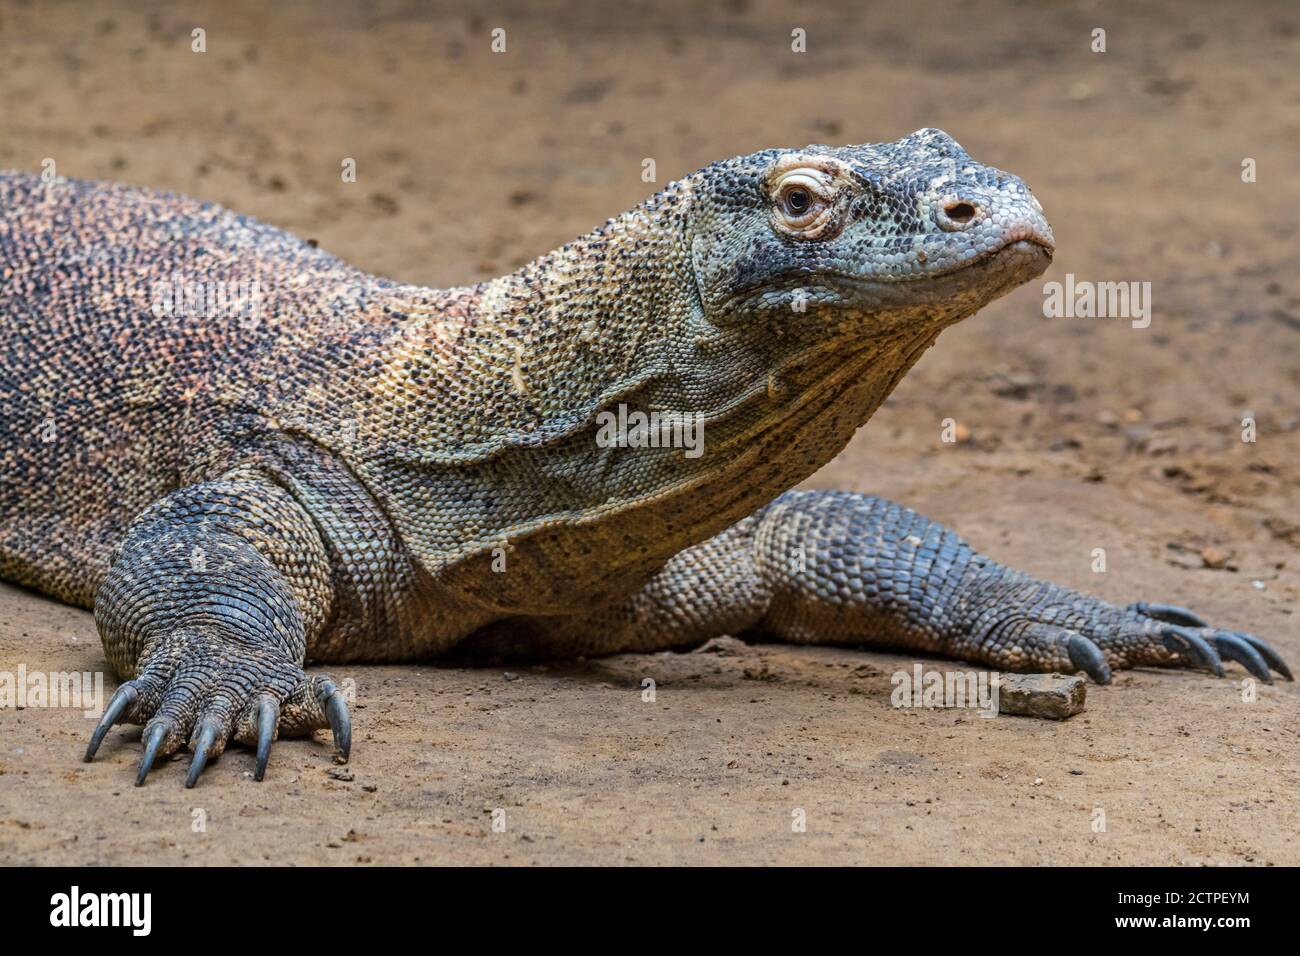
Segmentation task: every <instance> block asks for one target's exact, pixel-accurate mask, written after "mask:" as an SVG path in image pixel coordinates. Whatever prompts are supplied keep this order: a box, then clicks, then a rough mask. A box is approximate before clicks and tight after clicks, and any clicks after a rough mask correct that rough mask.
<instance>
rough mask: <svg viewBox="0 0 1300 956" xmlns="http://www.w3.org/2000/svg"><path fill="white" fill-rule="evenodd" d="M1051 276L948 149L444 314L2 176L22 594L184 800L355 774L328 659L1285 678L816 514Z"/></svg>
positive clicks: (281, 251) (642, 244) (867, 524)
mask: <svg viewBox="0 0 1300 956" xmlns="http://www.w3.org/2000/svg"><path fill="white" fill-rule="evenodd" d="M1052 252H1053V239H1052V233H1051V231H1050V229H1049V227H1048V224H1047V221H1046V219H1045V218H1044V216H1043V212H1042V209H1041V207H1040V205H1039V204H1038V202H1037V200H1036V199H1034V197H1033V196H1032V195H1031V194H1030V192H1029V190H1028V189H1027V188H1026V187H1025V185H1024V183H1022V182H1021V181H1020V180H1019V179H1018V178H1016V177H1015V176H1012V175H1010V174H1008V173H1005V172H1002V171H1000V170H997V169H993V168H991V167H988V166H982V165H980V164H979V163H976V162H975V161H974V160H972V159H971V158H970V157H969V156H968V155H967V154H966V153H965V152H964V151H963V150H962V148H961V147H960V146H959V145H958V144H957V143H956V142H955V141H954V140H953V139H951V138H950V137H949V136H948V135H946V134H945V133H943V132H941V131H939V130H933V129H926V130H919V131H918V132H916V133H913V134H912V135H910V136H907V137H906V138H904V139H901V140H898V141H897V142H894V143H888V144H880V145H865V146H847V147H842V148H832V147H827V146H810V147H807V148H806V149H771V150H765V151H763V152H759V153H755V154H753V155H750V156H742V157H739V158H736V159H731V160H727V161H725V162H719V163H715V164H714V165H712V166H709V167H707V168H705V169H702V170H700V171H698V172H695V173H693V174H691V175H689V176H687V177H685V178H684V179H682V180H680V181H678V182H675V183H673V184H671V185H669V186H668V187H666V188H665V189H664V190H663V191H662V192H660V193H659V194H657V195H656V196H654V197H652V198H651V199H649V200H647V201H646V202H645V203H643V204H642V205H640V206H638V207H636V208H635V209H633V210H631V211H630V212H627V213H625V214H624V215H622V216H619V217H618V218H616V219H611V220H609V221H607V222H606V223H605V224H604V225H603V226H601V227H599V228H597V229H596V230H595V231H593V232H591V233H589V234H587V235H586V236H584V237H582V238H581V239H578V240H575V241H574V242H571V243H569V244H568V245H565V246H563V247H562V248H560V249H558V250H556V251H555V252H552V253H550V254H549V255H546V256H543V257H542V258H540V259H537V260H536V261H534V262H532V263H530V264H528V265H526V266H524V267H523V268H521V269H519V270H518V271H517V272H514V273H512V274H510V275H507V276H504V277H502V278H499V279H494V280H492V281H490V282H484V283H480V284H478V285H474V286H467V287H462V288H455V289H448V290H433V289H425V288H419V287H415V286H409V285H402V284H399V283H397V282H393V281H389V280H386V279H382V278H377V277H374V276H370V275H367V274H365V273H363V272H360V271H359V270H357V269H354V268H352V267H350V266H348V265H346V264H344V263H343V262H340V261H339V260H338V259H336V258H335V257H333V256H331V255H329V254H327V253H326V252H324V251H322V250H320V249H318V248H316V247H315V244H314V243H310V242H304V241H302V240H299V239H296V238H294V237H293V236H291V235H289V234H287V233H285V232H282V231H281V230H279V229H275V228H273V227H271V226H267V225H264V224H262V223H259V222H256V221H255V220H252V219H248V218H245V217H242V216H237V215H234V214H232V213H231V212H229V211H227V210H225V209H223V208H221V207H219V206H216V205H212V204H209V203H202V202H196V201H194V200H191V199H187V198H184V197H180V196H174V195H167V194H160V193H156V192H150V191H146V190H142V189H136V188H130V187H126V186H120V185H111V184H103V183H90V182H80V181H75V180H68V179H54V180H51V181H49V182H46V181H42V179H41V178H38V177H36V176H32V175H24V174H21V173H4V174H0V315H2V316H3V334H2V337H0V343H2V351H0V398H2V399H3V404H0V422H2V423H3V429H2V431H3V435H2V437H0V473H2V474H3V486H2V487H0V576H3V577H5V578H7V579H9V580H12V581H15V582H18V583H20V584H23V585H26V586H29V587H33V588H36V589H38V590H40V591H43V592H45V593H47V594H49V595H52V596H53V597H56V598H58V599H60V600H63V601H66V602H68V603H71V604H76V605H79V606H82V607H88V608H90V607H93V609H94V614H95V621H96V624H97V625H98V628H99V632H100V635H101V637H102V640H103V645H104V653H105V656H106V657H107V660H108V664H109V666H110V667H111V668H112V670H113V671H114V673H116V674H117V675H119V676H120V677H121V678H123V679H124V680H125V683H122V684H121V685H120V686H119V687H118V689H117V691H116V693H115V694H114V695H113V697H112V699H111V700H110V701H109V704H108V706H107V707H106V708H105V712H104V714H103V716H102V719H101V721H100V722H99V724H98V726H97V727H96V728H95V730H94V732H93V734H92V739H91V741H90V746H89V748H88V750H87V751H86V755H85V757H86V759H87V760H90V759H91V758H92V757H93V756H94V754H95V751H96V749H97V748H98V747H99V745H100V743H101V741H102V740H103V739H104V736H105V734H106V733H107V731H108V729H109V728H110V727H111V726H112V725H113V724H115V723H118V722H128V723H136V724H144V731H143V736H142V744H143V756H142V758H141V761H140V765H139V771H138V777H137V780H136V783H137V784H141V783H143V782H144V780H145V778H146V776H147V774H148V773H149V770H150V768H151V767H153V766H154V764H155V762H156V760H157V758H158V757H159V756H160V755H166V754H169V753H171V752H173V751H176V750H178V749H179V748H181V747H182V746H183V745H186V744H188V746H189V748H190V749H191V750H192V751H193V754H194V756H193V759H192V761H191V763H190V769H189V773H188V776H187V779H186V785H187V786H192V785H193V784H194V783H195V781H196V780H197V779H198V777H199V774H200V773H201V772H202V770H203V767H204V765H205V763H206V762H207V761H208V760H209V759H211V758H214V757H216V756H217V755H218V754H220V753H221V751H222V750H223V749H224V748H225V746H226V745H227V743H228V741H229V740H230V739H234V740H236V741H239V742H242V743H246V744H251V745H255V746H256V748H257V750H256V772H255V776H256V777H257V779H259V780H260V779H262V777H263V775H264V773H265V770H266V765H267V759H268V755H269V753H270V748H271V743H272V741H273V740H274V739H275V738H276V737H277V735H302V734H308V733H311V732H312V731H314V730H316V729H318V728H324V727H330V728H331V729H332V731H333V734H334V740H335V745H336V747H337V748H338V750H339V751H340V752H341V754H342V757H343V759H346V757H347V754H348V752H349V749H350V745H351V725H350V722H349V716H348V711H347V707H346V703H345V700H344V694H343V692H342V690H340V689H339V688H338V687H337V686H336V685H335V683H334V682H333V681H332V680H330V678H328V677H324V676H314V677H309V676H308V675H307V674H306V673H305V672H304V670H303V665H304V663H305V662H307V661H315V662H340V663H341V662H351V661H406V660H415V659H421V658H428V657H430V656H432V655H438V654H441V653H443V652H446V651H449V650H451V649H452V648H453V647H457V646H461V647H468V648H473V649H475V650H479V651H491V652H493V653H499V654H509V653H521V654H527V655H529V656H533V657H543V656H563V655H579V654H587V655H591V654H611V653H616V652H621V651H656V650H662V649H667V648H684V647H688V646H691V645H695V644H699V643H701V642H703V641H704V640H705V639H707V638H710V637H713V636H716V635H721V634H728V633H730V634H753V635H762V636H765V637H768V638H775V639H780V640H786V641H791V642H796V643H813V642H820V643H840V644H849V645H862V644H874V645H880V646H886V647H905V648H912V649H916V650H917V651H923V652H932V653H937V654H943V655H948V656H950V657H956V658H962V659H965V660H969V661H976V662H980V663H982V664H985V665H988V666H990V667H995V668H1000V669H1003V670H1009V671H1067V672H1072V671H1079V670H1082V671H1085V672H1086V673H1087V674H1088V675H1089V676H1090V677H1091V678H1092V679H1093V680H1095V681H1098V682H1101V683H1105V682H1106V681H1108V680H1109V679H1110V673H1111V669H1112V668H1122V667H1133V666H1138V665H1155V666H1194V667H1199V668H1205V669H1209V670H1212V671H1214V672H1215V673H1218V674H1222V673H1223V668H1222V663H1221V661H1222V659H1231V660H1233V661H1237V662H1238V663H1240V664H1241V665H1243V666H1244V667H1245V668H1246V669H1247V670H1249V671H1250V672H1251V673H1252V674H1254V675H1255V676H1256V677H1258V678H1259V679H1260V680H1262V681H1267V680H1269V669H1270V667H1271V668H1272V669H1274V670H1276V671H1278V672H1279V673H1280V674H1282V675H1283V676H1286V677H1287V678H1290V673H1289V671H1288V670H1287V667H1286V664H1285V663H1283V661H1282V659H1281V658H1280V657H1279V656H1278V654H1277V653H1276V652H1274V651H1273V650H1272V648H1270V647H1269V646H1268V645H1267V644H1265V643H1264V642H1263V641H1261V640H1259V639H1258V638H1255V637H1253V636H1250V635H1247V634H1242V633H1238V632H1233V631H1226V630H1217V629H1214V628H1211V627H1209V626H1207V625H1206V624H1205V622H1204V621H1202V620H1200V619H1199V618H1197V617H1196V616H1195V615H1193V614H1192V613H1191V612H1189V611H1187V610H1185V609H1182V608H1178V607H1174V606H1171V605H1165V604H1146V603H1137V604H1132V605H1129V606H1127V607H1119V606H1114V605H1111V604H1107V603H1104V602H1102V601H1099V600H1096V599H1094V598H1091V597H1088V596H1085V595H1083V594H1079V593H1076V592H1074V591H1070V590H1067V589H1065V588H1063V587H1059V586H1056V585H1053V584H1050V583H1046V582H1043V581H1040V580H1037V579H1035V578H1033V577H1030V576H1029V575H1027V574H1024V573H1022V572H1019V571H1015V570H1011V569H1008V568H1006V567H1004V566H1002V565H999V564H998V563H996V562H994V561H992V560H990V559H989V558H987V557H984V556H982V555H980V554H979V553H977V552H976V551H974V550H973V549H972V548H971V547H970V546H969V545H967V544H966V543H965V542H964V541H963V540H962V539H961V538H959V537H957V536H956V535H955V534H954V533H953V532H951V531H949V530H947V529H945V528H943V527H941V526H940V525H938V524H935V523H934V522H931V521H929V520H927V519H926V518H924V517H922V516H920V515H918V514H916V513H914V512H912V511H910V510H908V509H907V508H904V507H902V506H900V505H897V504H893V503H891V502H888V501H883V500H881V499H879V498H873V497H867V496H864V495H859V494H848V493H843V492H835V491H790V490H788V489H790V488H791V487H792V486H794V485H795V484H797V483H798V482H800V481H801V480H803V479H805V478H807V477H808V476H809V475H812V474H813V473H814V472H815V471H816V470H817V469H818V468H819V467H820V466H822V465H824V464H825V463H826V462H828V461H829V460H830V459H831V458H832V457H833V456H834V455H836V454H837V453H838V452H839V451H840V450H841V449H843V448H844V446H845V444H846V443H847V442H848V440H849V439H850V437H851V436H852V435H853V433H854V432H855V431H856V430H857V428H858V427H859V426H861V425H862V424H863V423H864V422H866V421H867V419H868V418H869V417H870V416H871V414H872V412H873V411H875V409H876V408H877V407H878V406H879V405H880V403H881V402H882V401H883V400H884V398H885V397H886V396H887V395H888V394H889V392H890V390H891V389H893V387H894V386H895V385H896V384H897V383H898V381H899V379H900V378H902V376H903V374H904V373H905V372H906V371H907V370H908V369H909V368H910V367H911V366H912V365H913V363H915V362H916V360H917V359H918V358H919V357H920V356H921V354H922V353H923V352H924V351H925V350H926V349H927V348H928V347H929V346H930V345H931V344H933V342H934V341H935V338H936V336H938V334H939V333H940V332H941V331H942V330H943V329H945V328H946V327H948V326H949V325H952V324H953V323H955V322H957V321H959V320H961V319H963V318H965V317H967V316H969V315H971V314H973V313H974V312H975V311H977V310H978V309H980V308H981V307H982V306H984V305H985V304H987V303H988V302H990V301H992V300H993V299H995V298H997V297H999V296H1001V295H1004V294H1006V293H1007V292H1010V291H1011V290H1012V289H1014V288H1015V287H1016V286H1018V285H1020V284H1022V283H1024V282H1027V281H1029V280H1031V279H1033V278H1035V277H1036V276H1038V275H1040V274H1041V273H1042V272H1043V271H1044V270H1045V269H1046V268H1047V266H1048V264H1049V262H1050V261H1051V257H1052ZM195 290H197V291H195ZM655 412H657V413H659V416H658V417H656V418H653V419H650V418H648V415H649V413H655ZM615 415H616V416H619V417H618V421H620V422H625V423H626V422H636V423H637V425H636V426H635V427H632V428H631V429H624V430H621V431H620V430H619V429H617V428H612V427H611V426H610V421H611V418H610V416H615ZM643 415H644V416H647V419H648V420H649V421H651V422H653V423H657V424H652V425H651V426H650V427H641V426H642V425H643V424H644V422H642V418H641V416H643ZM665 422H672V423H673V428H672V429H666V428H665V427H663V426H664V423H665ZM687 426H689V429H690V430H692V431H693V433H694V435H695V437H697V438H698V437H699V436H700V435H702V436H703V442H702V446H701V445H700V444H698V443H696V445H695V446H694V447H683V445H684V442H685V441H686V436H687V435H688V434H689V433H691V432H690V431H688V428H687ZM701 429H702V431H701Z"/></svg>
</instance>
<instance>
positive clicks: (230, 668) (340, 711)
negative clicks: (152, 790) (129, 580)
mask: <svg viewBox="0 0 1300 956" xmlns="http://www.w3.org/2000/svg"><path fill="white" fill-rule="evenodd" d="M116 723H131V724H144V725H145V726H144V732H143V734H142V735H141V741H142V743H143V745H144V755H143V756H142V757H141V759H140V768H139V772H138V773H137V775H136V780H135V785H136V786H137V787H138V786H142V785H143V784H144V782H145V779H146V778H147V777H148V775H149V771H150V770H151V769H152V768H153V765H154V763H155V761H156V760H157V759H158V757H159V756H163V757H165V756H167V755H169V754H171V753H173V752H175V751H177V750H179V749H180V748H181V747H182V746H183V745H185V744H186V743H188V745H189V748H190V750H191V751H192V752H193V754H194V757H193V759H192V760H191V761H190V769H189V774H188V775H187V776H186V778H185V786H186V787H192V786H194V784H195V783H197V782H198V779H199V775H200V774H201V773H202V772H203V768H204V766H206V764H207V762H208V761H209V760H210V759H214V758H216V757H218V756H220V755H221V753H222V751H224V750H225V748H226V744H227V743H229V742H230V740H232V739H233V740H236V741H238V742H239V743H243V744H249V745H252V746H256V748H257V763H256V769H255V770H254V773H253V776H254V778H255V779H257V780H261V779H262V778H263V776H264V775H265V773H266V764H267V761H268V759H269V758H270V754H271V744H272V743H273V742H274V741H275V739H276V737H278V736H280V735H283V736H286V737H298V736H305V735H307V734H310V733H311V732H312V731H314V730H318V729H321V728H325V727H329V728H330V729H331V730H332V731H333V734H334V746H335V747H336V748H337V750H338V751H339V753H340V754H341V756H342V758H343V760H344V761H346V760H347V758H348V754H349V752H350V751H351V749H352V726H351V720H350V718H349V716H348V709H347V704H346V702H345V701H344V697H343V692H342V691H340V690H339V689H338V687H337V685H336V684H335V683H334V681H332V680H331V679H330V678H328V677H324V676H317V677H308V676H307V674H306V673H305V672H304V671H303V669H302V667H300V666H299V665H298V664H296V663H294V662H293V661H290V660H285V659H280V658H277V657H275V656H274V655H272V654H270V653H268V652H267V651H266V650H264V649H261V648H257V649H253V648H249V647H246V646H243V645H238V644H233V643H232V642H230V641H227V640H223V639H220V638H212V637H209V636H206V635H203V634H199V633H196V632H194V631H183V632H177V633H174V634H172V635H169V636H168V637H167V638H164V639H162V640H160V641H158V642H157V643H156V644H154V645H153V646H152V647H150V648H149V649H148V650H147V651H146V653H145V654H144V656H143V657H142V661H141V667H140V669H139V673H138V674H137V676H136V677H135V678H133V679H131V680H128V681H126V682H124V683H123V684H122V685H121V686H119V687H118V689H117V691H116V692H115V693H114V694H113V697H112V699H111V700H110V701H109V702H108V706H107V707H106V708H105V710H104V713H103V716H102V717H100V720H99V723H98V724H97V725H96V727H95V730H94V732H93V733H92V734H91V738H90V745H89V746H88V747H87V748H86V756H85V759H86V760H87V761H90V760H91V759H93V758H94V756H95V752H96V751H97V750H98V749H99V745H100V744H101V743H102V742H103V740H104V737H105V735H106V734H107V733H108V731H109V729H110V728H111V727H112V726H113V725H114V724H116Z"/></svg>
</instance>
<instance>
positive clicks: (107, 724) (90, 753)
mask: <svg viewBox="0 0 1300 956" xmlns="http://www.w3.org/2000/svg"><path fill="white" fill-rule="evenodd" d="M139 696H140V692H139V691H138V690H136V689H135V687H133V686H132V685H131V684H123V685H122V686H121V687H119V688H118V689H117V690H116V691H115V692H114V693H113V698H112V700H110V701H109V702H108V706H107V707H105V708H104V713H103V715H102V716H101V717H100V718H99V723H97V724H96V725H95V730H94V732H93V733H92V734H91V735H90V745H89V746H88V747H87V748H86V756H85V757H83V758H82V759H83V760H85V761H86V763H90V761H91V760H93V759H94V757H95V751H96V750H98V749H99V745H100V744H102V743H103V742H104V736H105V735H106V734H107V733H108V731H109V728H111V727H112V726H113V725H114V724H115V723H117V721H118V718H120V717H121V716H122V713H123V712H124V711H125V710H126V709H127V708H128V707H130V706H131V705H132V704H134V703H135V702H136V700H137V699H138V698H139Z"/></svg>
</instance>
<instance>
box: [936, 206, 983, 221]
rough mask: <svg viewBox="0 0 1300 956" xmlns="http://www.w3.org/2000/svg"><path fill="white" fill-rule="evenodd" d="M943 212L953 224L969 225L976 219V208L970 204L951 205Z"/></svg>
mask: <svg viewBox="0 0 1300 956" xmlns="http://www.w3.org/2000/svg"><path fill="white" fill-rule="evenodd" d="M943 211H944V214H945V215H946V216H947V217H948V218H949V219H951V220H952V221H953V222H959V223H967V222H970V221H971V220H972V219H974V218H975V207H974V206H972V205H971V204H970V203H968V202H955V203H949V204H948V205H947V206H944V208H943Z"/></svg>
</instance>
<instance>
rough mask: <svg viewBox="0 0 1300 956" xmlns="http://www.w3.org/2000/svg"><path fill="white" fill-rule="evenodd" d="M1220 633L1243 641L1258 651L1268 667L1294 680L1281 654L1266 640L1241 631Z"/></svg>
mask: <svg viewBox="0 0 1300 956" xmlns="http://www.w3.org/2000/svg"><path fill="white" fill-rule="evenodd" d="M1222 633H1226V634H1231V635H1232V636H1233V637H1236V638H1240V639H1241V640H1243V641H1245V642H1246V643H1247V644H1249V645H1250V646H1251V647H1253V648H1254V649H1255V650H1256V651H1258V652H1259V656H1260V657H1262V658H1264V660H1265V661H1266V662H1267V663H1268V666H1269V667H1271V668H1273V670H1275V671H1277V672H1278V673H1279V674H1281V675H1282V676H1283V677H1284V678H1286V679H1287V680H1290V681H1293V680H1295V678H1294V677H1292V676H1291V668H1289V667H1287V666H1286V661H1284V660H1282V655H1281V654H1279V653H1278V652H1277V651H1275V650H1273V648H1272V646H1271V645H1270V644H1269V643H1268V641H1263V640H1260V639H1259V638H1258V637H1256V636H1255V635H1254V634H1244V633H1242V632H1241V631H1224V632H1222Z"/></svg>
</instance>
